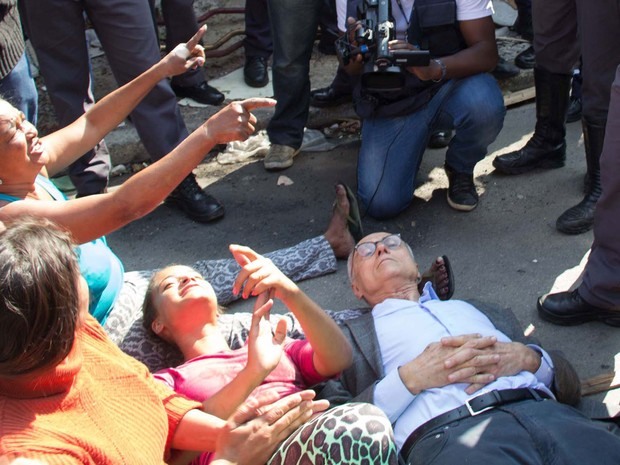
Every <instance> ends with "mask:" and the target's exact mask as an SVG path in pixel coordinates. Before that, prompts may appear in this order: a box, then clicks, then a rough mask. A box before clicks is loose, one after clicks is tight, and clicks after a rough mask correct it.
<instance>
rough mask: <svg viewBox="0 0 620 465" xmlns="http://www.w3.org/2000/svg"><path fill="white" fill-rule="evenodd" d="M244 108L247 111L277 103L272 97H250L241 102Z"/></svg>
mask: <svg viewBox="0 0 620 465" xmlns="http://www.w3.org/2000/svg"><path fill="white" fill-rule="evenodd" d="M239 103H240V104H241V106H242V107H243V108H245V109H246V110H247V111H252V110H254V109H255V108H261V107H273V106H275V104H276V101H275V100H274V99H272V98H258V97H254V98H248V99H245V100H243V101H241V102H239Z"/></svg>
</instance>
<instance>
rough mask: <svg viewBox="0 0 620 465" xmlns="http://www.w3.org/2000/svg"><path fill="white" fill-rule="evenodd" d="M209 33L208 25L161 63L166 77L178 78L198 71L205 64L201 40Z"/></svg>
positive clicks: (202, 27)
mask: <svg viewBox="0 0 620 465" xmlns="http://www.w3.org/2000/svg"><path fill="white" fill-rule="evenodd" d="M206 31H207V25H206V24H205V25H203V26H201V27H200V29H198V31H197V32H196V34H194V36H193V37H192V38H191V39H189V40H188V41H187V43H185V44H179V45H177V46H176V47H174V49H173V50H172V51H171V52H170V53H168V55H166V56H165V57H164V58H162V59H161V61H160V62H159V64H160V66H162V67H163V69H164V72H165V74H166V76H168V77H170V76H177V75H179V74H183V73H184V72H185V71H187V70H189V69H196V68H198V67H200V66H204V64H205V49H204V48H203V46H202V45H200V43H199V42H200V39H201V38H202V36H203V35H204V34H205V32H206Z"/></svg>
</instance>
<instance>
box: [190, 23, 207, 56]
mask: <svg viewBox="0 0 620 465" xmlns="http://www.w3.org/2000/svg"><path fill="white" fill-rule="evenodd" d="M205 32H207V25H206V24H203V25H202V26H200V28H199V29H198V31H196V34H194V36H193V37H192V38H191V39H189V40H188V41H187V43H186V44H185V46H186V47H187V48H188V49H189V50H190V51H192V50H193V49H194V47H195V46H196V45H198V42H200V39H202V36H203V35H204V34H205Z"/></svg>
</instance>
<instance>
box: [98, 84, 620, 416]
mask: <svg viewBox="0 0 620 465" xmlns="http://www.w3.org/2000/svg"><path fill="white" fill-rule="evenodd" d="M330 77H331V75H330V74H329V73H323V75H321V76H319V78H318V80H319V81H320V80H321V79H322V83H323V84H322V85H325V83H326V82H329V79H330ZM316 82H317V81H316V80H315V81H313V83H315V85H314V87H318V86H319V84H316ZM218 88H220V87H218ZM198 115H199V116H200V113H198ZM201 118H202V117H200V118H199V120H200V121H202V119H201ZM200 121H197V122H195V121H192V122H190V123H188V125H190V126H192V125H194V126H195V125H197V124H199V122H200ZM534 123H535V109H534V104H533V103H529V104H524V105H520V106H517V107H513V108H510V109H509V110H508V113H507V115H506V119H505V123H504V129H503V130H502V132H501V133H500V135H499V137H498V138H497V140H496V141H495V142H494V143H493V145H492V146H491V147H490V150H489V154H488V156H487V157H486V158H485V159H484V160H483V161H482V162H480V163H479V164H478V166H477V168H476V172H475V175H476V183H477V185H478V190H479V193H480V203H479V205H478V208H476V209H475V210H474V211H472V212H470V213H462V212H457V211H454V210H452V209H451V208H450V207H449V206H448V205H447V203H446V188H447V178H446V176H445V173H444V171H443V169H442V165H443V161H444V154H445V149H443V150H428V151H427V153H426V154H425V157H424V160H423V162H422V165H421V169H420V173H419V176H418V183H419V185H418V188H417V190H416V197H415V199H414V201H413V202H412V204H411V206H410V207H409V208H408V209H407V210H406V211H405V212H403V213H402V214H400V215H399V216H398V217H396V218H394V219H391V220H388V221H376V220H373V219H372V218H369V217H366V218H364V219H363V223H364V228H365V231H366V232H368V233H370V232H373V231H390V232H399V233H400V234H401V235H402V237H403V238H404V239H405V240H406V241H408V242H409V243H410V244H411V245H412V247H413V249H414V251H415V254H416V257H417V259H418V261H419V263H420V264H421V267H422V268H426V267H427V266H428V265H429V264H430V263H431V262H432V260H433V259H434V257H436V256H438V255H444V254H445V255H447V256H448V257H449V258H450V261H451V263H452V266H453V269H454V274H455V281H456V292H455V294H454V297H453V298H455V299H469V298H475V299H479V300H483V301H486V302H490V303H495V304H498V305H500V306H501V307H502V308H505V309H510V310H512V311H513V312H514V313H515V314H516V316H517V317H518V319H519V321H520V322H521V324H522V325H523V328H524V330H527V331H529V332H532V333H533V334H534V335H535V336H537V337H538V338H539V339H540V340H541V341H542V342H543V345H544V346H545V347H548V348H556V349H561V350H563V351H564V352H565V354H566V355H567V356H568V358H569V359H570V360H571V361H572V362H573V363H574V365H575V367H576V368H577V371H578V373H579V374H580V376H581V377H582V378H588V377H592V376H595V375H599V374H601V373H605V372H610V371H613V370H614V369H615V367H616V365H615V361H614V358H618V357H620V330H619V329H615V328H611V327H608V326H606V325H604V324H599V323H589V324H584V325H581V326H576V327H558V326H554V325H551V324H549V323H546V322H544V321H542V320H541V319H540V318H539V317H538V315H537V313H536V300H537V298H538V296H540V295H542V294H544V293H546V292H549V291H550V290H552V289H553V290H565V289H568V288H569V287H570V286H571V285H573V284H574V282H575V280H576V279H577V278H578V275H579V272H580V270H581V268H580V263H581V262H582V259H583V257H584V255H585V254H586V253H587V251H588V249H589V247H590V245H591V243H592V239H593V235H592V233H591V232H590V233H586V234H582V235H577V236H567V235H564V234H561V233H559V232H558V231H556V229H555V221H556V219H557V217H558V216H559V215H560V214H561V213H562V212H563V211H564V210H565V209H566V208H568V207H571V206H573V205H574V204H576V203H577V202H578V201H579V200H581V198H582V196H583V175H584V173H585V170H586V168H585V157H584V151H583V150H584V149H583V138H582V136H581V127H580V125H579V123H571V124H569V125H568V133H567V147H568V148H567V152H568V153H567V164H566V166H565V167H563V168H561V169H555V170H549V171H538V172H533V173H528V174H524V175H520V176H513V177H506V176H500V175H498V174H496V173H494V170H493V167H492V165H491V162H492V160H493V158H494V157H495V156H497V155H499V154H502V153H505V152H508V151H511V150H514V149H516V148H518V147H520V146H522V145H523V144H524V143H525V141H526V140H527V139H528V138H529V137H530V135H531V133H532V131H533V128H534ZM358 149H359V142H357V143H356V142H353V143H349V144H348V145H345V146H340V147H337V148H335V149H333V150H331V151H326V152H302V153H301V154H299V155H298V156H297V157H296V158H295V163H294V165H293V167H291V168H290V169H288V170H286V171H284V172H281V173H272V172H267V171H265V170H264V169H263V165H262V162H261V161H260V160H256V159H254V160H250V161H246V162H244V163H240V164H238V165H226V166H221V165H219V164H218V163H217V162H216V161H215V160H214V159H213V158H211V159H209V160H207V161H205V163H203V164H202V165H200V167H199V168H198V169H197V170H196V173H197V174H198V177H199V181H200V183H201V184H202V185H208V186H209V192H210V193H211V194H213V195H215V196H216V197H217V198H218V199H219V200H220V201H222V203H223V204H224V205H225V208H226V216H225V217H224V218H223V219H222V220H221V221H218V222H216V223H213V224H208V225H204V224H198V223H194V222H192V221H190V220H189V219H187V218H186V217H185V216H184V215H183V214H182V213H180V212H179V211H176V210H173V209H171V208H169V207H167V206H165V205H162V206H160V207H159V208H158V209H157V210H155V211H154V212H153V213H151V214H149V215H147V216H146V217H145V218H143V219H141V220H138V221H135V222H134V223H132V224H131V225H128V226H126V227H125V228H122V229H121V230H119V231H117V232H115V233H113V234H111V235H109V236H108V240H109V243H110V245H111V246H112V248H113V249H114V250H115V251H116V253H117V254H118V255H119V257H120V258H121V259H122V261H123V263H124V264H125V267H126V269H127V270H140V269H149V268H157V267H160V266H163V265H166V264H169V263H183V264H191V263H193V262H194V261H195V260H197V259H201V258H223V257H228V256H229V254H228V249H227V246H228V244H230V243H240V244H244V245H248V246H251V247H253V248H255V249H256V250H257V251H259V252H267V251H270V250H273V249H276V248H280V247H284V246H289V245H292V244H295V243H297V242H299V241H301V240H303V239H306V238H309V237H313V236H316V235H318V234H321V233H322V231H323V230H324V228H325V226H326V225H327V222H328V220H329V217H330V214H331V208H332V202H333V199H334V185H335V184H336V183H337V182H338V181H344V182H346V183H347V184H349V185H350V186H352V187H355V185H356V158H357V152H358ZM281 175H284V176H286V177H287V178H288V179H289V180H290V181H292V184H290V185H278V180H279V179H280V176H281ZM118 182H119V180H118V179H117V180H113V184H114V183H118ZM301 287H302V288H303V289H304V290H305V291H306V292H307V293H308V294H309V295H310V296H311V297H313V298H314V299H315V300H316V301H317V302H318V303H319V304H320V305H322V306H323V307H325V308H329V309H333V310H339V309H344V308H351V307H359V306H361V305H363V304H362V303H361V302H359V301H357V299H355V297H354V296H353V294H352V293H351V291H350V288H349V286H348V283H347V276H346V264H345V263H344V262H341V263H340V264H339V270H338V272H337V273H335V274H332V275H329V276H325V277H322V278H317V279H313V280H309V281H306V282H303V283H301ZM249 308H250V307H249V304H248V303H246V302H239V303H235V304H233V305H231V306H230V308H229V311H247V310H248V309H249ZM276 311H284V308H283V307H282V306H281V305H278V306H276ZM615 395H616V397H609V398H608V401H609V402H612V403H614V405H615V406H616V407H617V406H618V405H619V404H620V402H619V401H618V398H619V397H620V396H618V392H616V393H615ZM600 397H601V396H599V398H600Z"/></svg>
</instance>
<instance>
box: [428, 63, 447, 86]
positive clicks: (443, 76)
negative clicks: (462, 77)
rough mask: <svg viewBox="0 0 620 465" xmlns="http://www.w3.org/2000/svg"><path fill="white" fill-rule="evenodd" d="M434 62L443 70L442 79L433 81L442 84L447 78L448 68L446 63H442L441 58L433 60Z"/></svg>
mask: <svg viewBox="0 0 620 465" xmlns="http://www.w3.org/2000/svg"><path fill="white" fill-rule="evenodd" d="M433 61H434V62H435V63H437V64H438V65H439V67H440V68H441V77H440V78H439V79H431V81H433V82H441V81H443V80H444V79H445V78H446V74H447V73H448V68H446V65H445V63H444V62H443V61H441V60H440V59H439V58H433Z"/></svg>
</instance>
